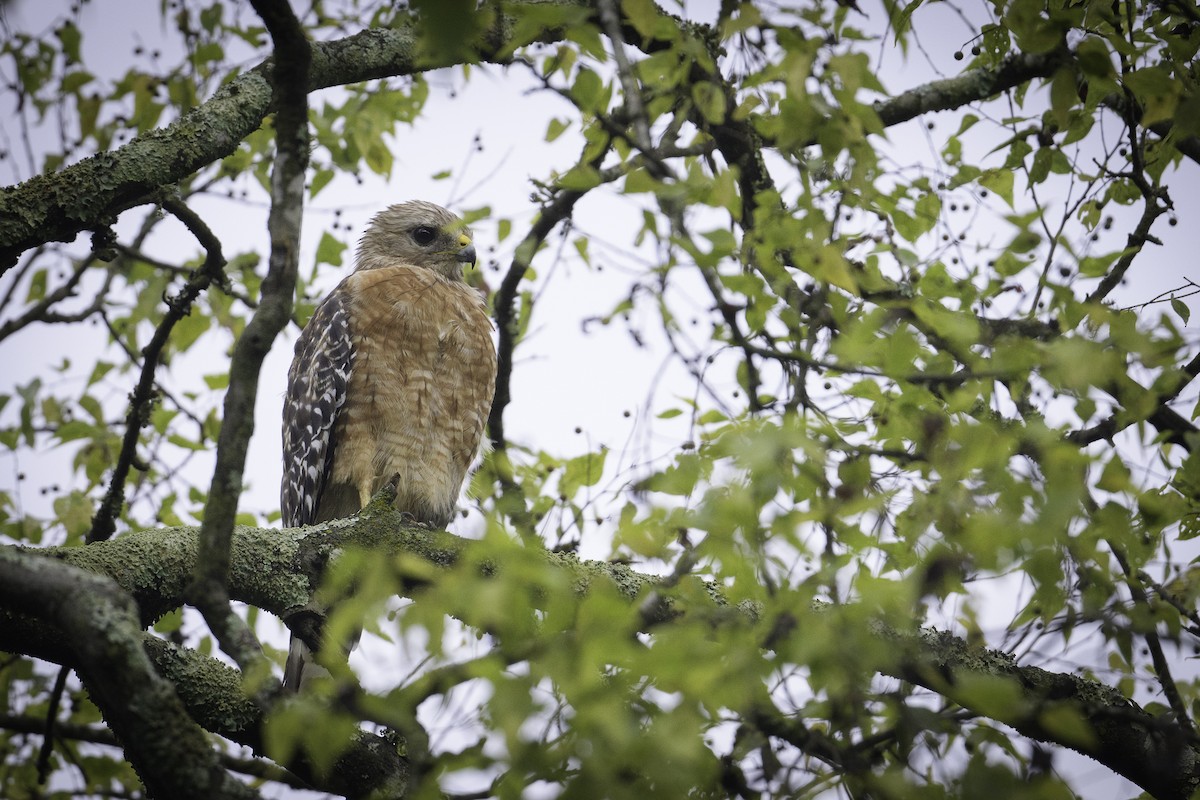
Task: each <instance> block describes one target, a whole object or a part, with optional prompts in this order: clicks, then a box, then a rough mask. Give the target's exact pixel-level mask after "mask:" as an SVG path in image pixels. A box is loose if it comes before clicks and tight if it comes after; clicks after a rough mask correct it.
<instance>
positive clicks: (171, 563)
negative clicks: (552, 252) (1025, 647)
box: [0, 510, 1200, 800]
mask: <svg viewBox="0 0 1200 800" xmlns="http://www.w3.org/2000/svg"><path fill="white" fill-rule="evenodd" d="M196 538H197V532H196V529H194V528H174V529H160V530H151V531H142V532H139V533H135V534H131V535H127V536H124V537H121V538H119V539H117V540H114V541H111V542H101V543H97V544H95V545H90V546H88V547H83V548H65V549H51V550H47V551H45V552H44V554H42V555H40V556H39V557H35V556H34V555H33V554H32V553H29V554H27V555H23V558H24V559H26V560H30V559H31V560H33V561H35V562H36V561H38V560H40V559H44V560H46V561H48V562H50V561H52V560H58V561H63V562H67V563H69V564H72V565H74V566H78V567H80V568H84V569H89V570H91V571H94V572H101V573H107V574H110V575H111V576H112V578H113V579H115V580H116V581H117V583H119V584H120V585H121V587H122V588H123V589H125V591H127V592H129V593H130V594H132V595H133V596H135V597H136V598H137V599H138V602H139V604H140V605H141V608H142V615H143V619H145V618H147V617H153V616H154V615H155V613H162V612H163V611H165V610H166V609H168V608H172V607H176V606H178V605H179V604H180V603H181V602H182V590H183V587H184V586H186V583H187V580H188V576H189V575H190V570H191V566H192V562H193V560H194V558H195V550H196ZM351 545H353V546H357V547H365V548H370V549H372V550H373V551H374V552H377V553H378V554H379V555H380V556H381V557H387V556H391V555H397V554H401V553H406V554H409V555H410V556H411V555H415V556H418V558H419V561H422V562H424V563H425V564H426V565H433V566H435V567H440V568H448V567H450V566H452V565H454V564H455V563H457V562H459V560H460V559H462V558H464V557H466V556H467V555H468V553H469V551H470V549H471V548H472V547H478V546H480V543H478V542H474V541H472V540H467V539H462V538H459V537H457V536H453V535H451V534H448V533H445V532H437V531H428V530H424V529H414V528H409V527H406V526H405V525H404V523H403V521H402V519H401V517H400V516H399V515H398V514H396V513H395V512H393V511H390V510H384V511H378V512H374V513H369V514H365V515H363V516H361V517H359V518H356V519H353V520H349V521H339V522H333V523H327V524H325V525H322V526H318V527H314V528H302V529H294V530H284V531H278V530H272V529H258V528H238V529H237V530H236V531H235V532H234V537H233V548H232V551H231V553H232V560H231V564H230V567H231V570H230V581H229V590H230V594H231V596H233V597H234V598H235V599H241V600H245V601H246V602H250V603H252V604H254V605H256V606H259V607H261V608H263V609H265V610H268V611H271V612H272V613H276V614H279V615H280V616H283V617H284V618H285V619H286V618H287V616H288V615H289V612H293V611H295V610H298V609H299V608H300V607H302V606H303V605H304V604H305V603H306V602H307V600H308V595H309V592H310V591H311V588H312V587H314V586H316V585H317V583H318V582H319V580H320V574H321V572H322V570H323V566H324V564H325V563H326V562H327V560H328V558H329V557H330V555H331V554H332V553H334V552H335V551H336V550H338V549H344V548H345V547H347V546H351ZM0 553H4V551H3V550H0ZM543 557H544V558H545V559H546V560H547V562H548V563H547V567H548V568H550V569H555V570H565V571H567V573H568V574H570V576H571V581H572V583H573V585H574V586H575V587H576V590H577V591H579V592H586V591H587V588H588V587H589V586H590V585H592V584H593V583H594V582H596V581H605V582H610V583H611V584H612V585H615V586H616V587H617V589H618V591H619V592H620V594H621V595H623V596H624V597H627V598H628V599H629V600H630V601H631V602H638V603H639V613H640V614H641V616H642V624H641V627H643V629H651V628H653V627H654V626H657V625H661V624H666V623H669V622H670V621H671V620H673V619H675V618H677V617H679V616H680V615H691V614H699V615H702V616H704V617H705V619H706V620H708V621H709V622H710V624H739V625H745V624H755V623H754V620H755V619H756V618H757V617H756V613H755V611H754V609H750V608H747V609H734V608H731V607H729V606H726V605H724V603H723V601H722V600H721V599H720V597H719V595H717V594H716V593H715V592H713V591H712V590H711V588H710V587H708V586H707V585H704V586H703V587H702V588H704V589H705V590H706V591H707V597H708V598H709V600H708V601H707V603H705V602H698V601H697V600H696V598H697V597H704V596H706V595H705V594H703V593H697V592H695V591H688V592H685V593H684V594H685V595H686V596H688V597H689V598H691V599H690V600H689V601H688V603H687V604H684V603H681V602H680V601H679V600H677V599H676V598H675V597H674V596H673V595H672V593H670V592H667V591H661V592H657V593H656V594H657V595H658V596H659V602H658V603H657V604H655V605H654V607H652V608H646V607H644V606H645V604H644V603H642V601H643V600H644V599H645V598H646V597H647V596H649V595H650V594H651V593H652V591H653V589H654V588H656V587H658V586H660V584H661V581H660V580H658V579H655V578H653V577H649V576H645V575H640V574H638V573H636V572H634V571H633V570H631V569H629V567H627V566H624V565H620V564H609V563H603V562H587V561H580V560H579V559H577V558H574V557H573V556H570V555H567V554H556V553H549V552H547V553H544V555H543ZM394 562H395V563H396V564H397V567H396V569H397V570H398V571H399V577H400V578H401V580H402V582H403V584H404V585H403V586H402V588H401V591H402V592H404V593H408V592H410V591H417V590H419V589H420V587H421V586H423V585H425V584H427V583H428V582H429V581H431V580H436V579H437V577H436V570H435V571H434V573H432V574H431V573H430V571H429V569H428V566H424V567H413V568H411V569H405V568H404V567H403V565H404V564H411V563H412V559H395V560H394ZM486 569H487V570H488V571H491V570H498V569H503V564H494V565H490V566H489V567H487V568H486ZM688 580H695V579H688ZM0 591H2V590H0ZM0 597H5V595H3V594H0ZM535 602H536V601H535ZM5 605H6V609H7V611H4V612H0V647H3V648H6V649H17V650H22V651H25V652H31V651H32V650H34V648H31V647H28V645H29V644H30V643H36V642H37V641H39V639H38V637H37V636H36V635H35V633H33V632H31V630H30V627H29V621H28V618H27V617H26V615H25V613H23V612H24V610H25V609H26V606H20V607H15V608H14V606H13V605H12V603H11V601H10V600H8V599H7V597H5ZM14 611H15V612H18V613H14ZM823 617H824V614H822V613H815V614H804V617H803V622H802V624H804V625H805V626H814V625H815V626H820V625H822V624H825V623H824V622H823ZM465 621H467V622H468V624H469V623H470V620H465ZM797 624H801V622H800V621H799V620H795V621H793V623H792V625H793V626H794V625H797ZM875 633H876V635H877V636H879V637H882V638H884V639H885V640H887V641H888V642H889V643H891V644H892V645H895V646H894V647H891V646H889V648H888V651H887V652H888V653H889V656H888V658H887V659H886V660H884V661H882V662H881V663H879V664H878V665H877V667H876V668H877V669H878V670H879V671H880V673H881V674H885V675H889V676H892V677H896V678H900V679H903V680H907V681H910V682H913V683H917V684H919V685H921V686H925V687H927V688H929V689H931V690H932V691H935V692H938V693H940V694H943V695H944V696H946V697H948V698H950V699H951V700H954V701H955V702H958V703H960V704H961V705H963V706H964V707H965V708H967V709H969V710H972V711H975V712H976V713H978V714H980V715H982V716H986V717H989V718H992V719H995V720H997V721H999V722H1002V723H1004V724H1006V725H1010V726H1012V727H1013V728H1015V729H1016V730H1018V731H1019V732H1021V733H1022V734H1023V735H1026V736H1029V737H1031V738H1034V739H1037V740H1039V741H1046V742H1053V743H1055V744H1058V745H1061V746H1064V747H1070V748H1072V749H1074V750H1077V751H1078V752H1081V753H1083V754H1085V755H1088V756H1091V757H1092V758H1095V759H1096V760H1097V761H1099V762H1101V763H1103V764H1104V765H1106V766H1107V767H1109V768H1110V769H1112V770H1114V771H1115V772H1117V773H1119V774H1121V775H1124V776H1125V777H1126V778H1128V779H1129V780H1131V781H1133V782H1135V783H1137V784H1138V785H1139V786H1141V787H1142V788H1144V789H1145V790H1146V791H1148V792H1150V793H1151V794H1153V795H1154V796H1155V797H1158V798H1160V800H1176V798H1178V799H1179V800H1183V798H1187V797H1189V796H1190V795H1191V789H1192V788H1195V787H1196V786H1200V744H1198V743H1197V742H1196V741H1195V740H1193V739H1191V738H1189V737H1188V736H1187V735H1186V732H1185V731H1183V729H1182V728H1181V727H1180V726H1179V725H1178V724H1177V723H1176V722H1175V721H1174V720H1172V719H1170V718H1168V717H1156V716H1153V715H1151V714H1149V713H1147V712H1146V711H1144V710H1143V709H1141V708H1140V707H1138V706H1137V705H1136V704H1134V703H1132V702H1131V701H1129V700H1127V699H1126V698H1124V697H1123V696H1122V695H1120V693H1118V692H1117V691H1116V690H1114V689H1111V688H1110V687H1107V686H1105V685H1103V684H1100V683H1097V682H1094V681H1090V680H1087V679H1085V678H1081V677H1078V676H1074V675H1069V674H1061V673H1052V672H1047V671H1045V670H1041V669H1038V668H1036V667H1023V666H1020V665H1018V664H1016V662H1015V661H1014V660H1013V659H1012V657H1011V656H1009V655H1007V654H1005V653H1001V652H996V651H990V650H985V649H983V648H978V647H971V646H969V645H967V643H966V642H964V641H963V640H961V639H959V638H958V637H955V636H952V635H950V634H945V633H939V632H933V631H924V632H911V633H901V632H896V631H894V630H892V629H890V628H886V627H882V626H881V627H879V628H878V629H876V631H875ZM829 635H831V636H832V635H835V632H833V631H831V632H830V633H829ZM41 641H43V643H45V639H44V637H43V639H42V640H41ZM22 642H24V643H26V645H25V646H23V645H22ZM46 644H47V646H50V645H49V643H46ZM57 646H58V647H64V646H65V645H62V644H61V643H59V644H58V645H57ZM31 654H33V655H40V656H45V655H46V654H47V653H46V652H45V651H44V650H43V649H38V651H37V652H31ZM230 674H231V675H236V673H233V672H232V671H231V672H230ZM979 680H1001V681H1003V682H1006V683H1007V684H1008V685H1010V686H1011V687H1012V690H1013V692H1015V695H1016V696H1019V697H1020V703H1017V704H1011V705H1005V706H1004V707H1003V708H1000V709H997V708H994V707H989V706H988V705H987V703H986V699H987V693H986V692H983V693H980V692H978V691H972V690H971V688H970V687H971V686H972V683H973V682H974V685H975V686H978V685H979V684H978V681H979ZM182 682H190V681H182ZM233 683H236V680H234V681H233ZM230 685H231V686H232V683H231V684H230ZM209 694H210V693H209V691H208V690H207V689H206V690H205V692H203V693H201V695H200V696H202V697H209ZM184 697H185V702H188V701H187V700H186V697H187V696H186V694H185V695H184ZM198 704H199V703H198ZM1070 715H1074V716H1070ZM1064 718H1069V719H1077V720H1079V721H1080V722H1079V724H1078V725H1075V726H1072V725H1071V724H1065V725H1064V724H1063V723H1062V722H1061V720H1062V719H1064ZM1056 720H1057V721H1058V724H1055V723H1056ZM1080 730H1082V731H1083V732H1084V733H1083V735H1080V734H1079V731H1080ZM222 732H223V733H225V734H226V735H231V734H230V733H226V732H225V731H222ZM231 738H233V736H232V735H231Z"/></svg>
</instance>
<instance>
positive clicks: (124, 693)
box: [0, 547, 258, 800]
mask: <svg viewBox="0 0 1200 800" xmlns="http://www.w3.org/2000/svg"><path fill="white" fill-rule="evenodd" d="M0 603H3V605H4V608H5V609H7V610H9V611H11V612H16V613H18V614H20V615H23V616H26V617H28V618H32V619H34V620H37V621H40V622H43V623H45V624H49V625H52V626H53V627H55V628H56V629H58V630H59V631H60V632H61V634H60V636H61V637H62V638H63V640H64V641H63V643H62V646H63V647H65V648H68V649H69V650H70V652H71V653H72V655H73V661H74V664H73V666H75V668H76V669H77V670H78V672H79V675H80V678H82V680H83V682H84V685H85V686H87V688H88V692H89V694H90V695H91V697H92V699H93V700H94V701H95V703H96V705H97V706H99V707H100V710H101V712H102V713H103V714H104V718H105V721H106V722H107V723H108V724H109V725H110V726H111V727H112V730H113V732H114V733H115V734H116V735H117V736H118V738H120V740H121V742H122V743H123V744H124V747H125V753H126V755H127V756H128V758H129V761H130V763H131V764H132V765H133V767H134V769H135V770H137V773H138V776H139V777H140V778H141V779H142V781H144V782H145V784H146V788H147V789H148V790H149V791H150V794H151V795H153V796H155V797H173V798H180V800H189V799H193V798H194V800H204V798H255V797H258V793H257V792H256V791H254V790H253V789H251V788H250V787H248V786H246V785H244V784H242V783H240V782H238V781H235V780H233V779H232V778H231V777H230V776H229V775H228V774H227V773H226V772H225V770H224V769H223V768H222V767H221V765H220V763H219V762H218V759H217V755H216V752H215V751H214V750H213V748H212V746H211V745H210V744H209V743H208V740H207V738H206V737H205V735H204V733H203V732H202V731H201V729H200V727H199V726H198V725H196V724H195V723H194V722H193V721H192V720H191V719H190V718H189V717H188V715H187V712H186V710H185V709H184V707H183V704H182V703H180V701H179V699H178V698H177V697H176V696H175V689H174V687H173V686H172V685H171V684H170V683H169V682H168V681H166V680H164V679H163V678H162V677H160V676H159V675H158V673H157V672H155V670H154V667H153V666H152V665H151V664H150V661H149V659H148V658H147V656H146V653H145V651H143V650H142V648H141V646H140V641H141V630H140V627H141V626H140V624H139V622H138V618H137V614H136V609H135V608H134V605H133V603H132V602H131V601H130V599H129V596H128V595H127V594H125V593H124V592H123V591H121V590H120V589H119V588H118V587H117V586H116V585H115V584H114V582H113V581H112V580H111V579H109V578H106V577H103V576H101V575H97V574H94V573H88V572H84V571H83V570H80V569H77V568H75V567H72V566H70V565H68V564H65V563H62V562H59V561H56V560H54V559H50V558H44V557H42V556H41V555H40V554H38V555H34V554H32V553H30V552H27V551H21V550H18V549H16V548H11V547H7V548H3V549H0ZM134 697H136V698H137V702H130V698H134ZM168 732H169V733H168Z"/></svg>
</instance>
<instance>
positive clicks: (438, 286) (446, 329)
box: [281, 202, 496, 690]
mask: <svg viewBox="0 0 1200 800" xmlns="http://www.w3.org/2000/svg"><path fill="white" fill-rule="evenodd" d="M474 260H475V248H474V246H473V245H472V244H471V238H470V230H469V229H468V228H467V227H466V226H465V225H464V224H463V223H462V221H461V220H460V219H459V218H458V217H456V216H454V215H453V214H451V213H450V212H449V211H447V210H446V209H444V208H441V207H440V206H436V205H433V204H432V203H423V202H410V203H402V204H399V205H395V206H391V207H390V208H388V209H386V210H384V211H383V212H381V213H380V214H378V215H376V217H375V218H374V219H373V220H372V221H371V224H370V226H369V227H368V228H367V230H366V232H365V233H364V234H363V237H362V239H361V241H360V242H359V248H358V254H357V257H356V263H355V271H354V272H353V273H352V274H351V275H349V276H348V277H347V278H346V279H345V280H343V281H342V282H341V283H340V284H339V285H338V286H337V288H335V289H334V290H333V291H332V292H330V294H329V296H328V297H326V298H325V299H324V300H323V301H322V302H321V304H320V305H319V306H318V307H317V310H316V312H315V313H314V314H313V316H312V319H311V320H310V321H309V323H308V325H306V326H305V328H304V331H303V332H302V333H301V335H300V339H299V340H298V341H297V342H296V354H295V358H294V359H293V361H292V366H291V369H290V370H289V372H288V389H287V396H286V399H285V402H284V414H283V457H284V475H283V486H282V490H281V504H282V509H283V524H284V525H286V526H289V527H290V526H298V525H310V524H314V523H317V522H323V521H325V520H329V519H339V518H343V517H348V516H351V515H353V514H354V513H356V512H357V511H358V510H359V509H361V508H362V506H363V505H364V504H365V503H366V502H367V501H368V500H369V499H370V498H371V497H372V496H373V495H374V494H375V493H376V492H377V491H379V489H380V488H382V487H383V485H384V484H385V483H386V482H387V481H389V480H390V479H391V478H392V476H393V475H396V474H399V475H400V480H399V482H398V485H397V499H396V507H397V509H399V510H400V511H404V512H407V513H409V514H411V515H412V516H413V517H414V518H415V519H416V520H417V521H419V522H423V523H426V524H428V525H430V526H433V527H444V526H445V525H446V524H447V523H448V522H449V521H450V519H451V517H452V516H453V514H454V509H455V504H456V502H457V500H458V496H459V492H460V490H461V488H462V484H463V481H464V479H465V478H466V475H467V470H468V469H469V467H470V465H471V462H472V461H473V460H474V458H475V456H476V455H477V454H478V452H479V448H480V445H481V442H482V441H483V431H484V425H485V423H486V421H487V416H488V412H489V410H490V408H491V403H492V394H493V392H494V390H495V381H496V352H495V348H494V346H493V344H492V337H491V331H492V325H491V320H490V319H489V317H488V314H487V309H486V307H485V305H484V303H483V300H482V298H481V297H480V296H479V294H478V293H477V292H476V291H475V290H474V289H472V288H471V287H469V286H468V285H467V284H466V283H464V282H463V280H462V268H463V264H464V263H470V262H473V261H474ZM311 659H312V657H311V654H310V653H309V652H308V648H307V647H306V646H305V644H304V643H303V642H301V641H300V640H299V639H298V638H297V637H295V636H293V637H292V647H291V652H290V653H289V656H288V665H287V669H286V670H285V673H284V684H285V686H287V687H289V688H291V689H293V690H296V689H298V688H299V687H300V685H301V683H302V681H303V679H304V677H305V676H304V670H305V668H306V666H308V665H309V664H311Z"/></svg>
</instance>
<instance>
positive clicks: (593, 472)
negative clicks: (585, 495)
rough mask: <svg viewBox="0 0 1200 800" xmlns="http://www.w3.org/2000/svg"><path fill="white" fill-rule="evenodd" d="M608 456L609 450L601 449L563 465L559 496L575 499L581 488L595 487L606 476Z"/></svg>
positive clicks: (559, 482) (559, 481)
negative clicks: (605, 463)
mask: <svg viewBox="0 0 1200 800" xmlns="http://www.w3.org/2000/svg"><path fill="white" fill-rule="evenodd" d="M607 456H608V450H607V448H601V449H600V450H599V451H598V452H595V453H585V454H584V455H582V456H577V457H575V458H572V459H570V460H569V461H567V463H566V464H564V465H563V474H562V477H560V478H559V479H558V491H559V494H561V495H563V496H565V497H574V496H575V493H576V492H578V491H579V490H580V488H582V487H584V486H595V485H596V483H598V482H599V480H600V477H601V476H602V475H603V474H604V461H605V459H606V457H607Z"/></svg>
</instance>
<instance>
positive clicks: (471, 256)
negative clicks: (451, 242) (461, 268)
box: [454, 233, 475, 264]
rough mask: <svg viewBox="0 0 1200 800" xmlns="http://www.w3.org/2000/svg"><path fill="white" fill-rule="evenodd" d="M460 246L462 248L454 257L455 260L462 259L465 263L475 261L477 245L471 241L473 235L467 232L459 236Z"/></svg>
mask: <svg viewBox="0 0 1200 800" xmlns="http://www.w3.org/2000/svg"><path fill="white" fill-rule="evenodd" d="M458 246H459V247H460V248H461V249H460V250H459V251H458V255H457V256H455V257H454V260H455V261H461V262H462V263H464V264H474V263H475V245H473V244H472V243H471V237H470V236H467V235H466V234H465V233H464V234H462V235H461V236H459V237H458Z"/></svg>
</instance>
